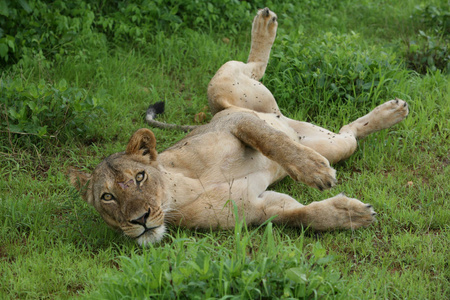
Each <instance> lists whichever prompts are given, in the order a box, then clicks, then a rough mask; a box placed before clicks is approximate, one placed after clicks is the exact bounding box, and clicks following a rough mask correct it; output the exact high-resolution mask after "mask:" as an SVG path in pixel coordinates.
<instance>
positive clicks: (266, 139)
mask: <svg viewBox="0 0 450 300" xmlns="http://www.w3.org/2000/svg"><path fill="white" fill-rule="evenodd" d="M277 26H278V24H277V17H276V15H275V14H274V13H273V12H271V11H270V10H269V9H268V8H265V9H262V10H259V11H258V14H257V15H256V17H255V19H254V21H253V26H252V46H251V51H250V55H249V60H248V62H247V63H242V62H236V61H231V62H227V63H226V64H225V65H223V66H222V67H221V68H220V69H219V71H218V72H217V73H216V75H215V76H214V77H213V78H212V80H211V82H210V84H209V86H208V100H209V103H210V107H211V111H212V112H213V113H214V114H215V115H214V117H213V119H212V120H211V122H210V123H209V124H206V125H203V126H200V127H198V128H196V129H195V130H193V131H192V132H191V133H190V134H188V135H187V136H186V137H185V138H184V139H183V140H181V141H179V142H178V143H176V144H175V145H174V146H172V147H170V148H169V149H167V150H165V151H163V152H162V153H160V154H159V155H158V154H157V153H156V149H155V147H156V139H155V137H154V135H153V133H152V132H151V131H150V130H148V129H140V130H138V131H137V132H136V133H134V135H133V136H132V137H131V139H130V141H129V143H128V145H127V147H126V151H125V152H122V153H116V154H113V155H111V156H109V157H107V158H106V159H105V160H104V161H103V162H101V163H100V164H99V165H98V166H97V167H96V169H95V170H94V172H93V174H92V175H88V174H85V173H80V172H74V173H72V175H71V181H72V183H73V184H74V185H75V186H76V187H77V188H79V189H80V188H81V191H82V196H83V198H84V199H85V200H86V201H87V202H88V203H90V204H92V205H93V206H94V207H95V208H96V209H97V211H98V212H99V213H100V215H101V216H102V217H103V219H104V220H105V221H106V222H107V223H108V224H109V225H110V226H111V227H113V228H117V229H120V230H122V231H123V232H124V233H125V234H126V235H128V236H130V237H132V238H136V239H137V241H138V242H139V243H140V244H147V243H150V242H155V241H158V240H160V239H161V238H162V237H163V234H164V231H165V223H172V224H175V225H181V226H185V227H188V228H230V227H233V226H234V225H235V215H234V213H233V211H234V209H233V206H234V205H236V207H237V208H238V212H239V213H238V217H239V218H242V217H245V221H246V222H247V224H249V225H258V224H262V223H263V222H265V221H266V220H268V219H270V218H271V217H275V218H274V219H273V222H275V223H280V224H287V225H291V226H309V227H311V228H313V229H316V230H330V229H337V228H345V229H356V228H359V227H361V226H368V225H369V224H371V223H372V222H373V221H374V216H375V213H374V211H373V208H372V206H371V205H367V204H364V203H362V202H361V201H359V200H357V199H352V198H348V197H346V196H345V195H343V194H339V195H337V196H335V197H333V198H330V199H326V200H323V201H320V202H313V203H311V204H309V205H306V206H303V205H302V204H300V203H299V202H297V201H296V200H295V199H293V198H292V197H290V196H288V195H285V194H282V193H277V192H274V191H267V188H268V187H269V186H270V185H271V184H273V183H274V182H276V181H278V180H281V179H282V178H284V177H285V176H286V175H289V176H290V177H292V178H293V179H294V180H297V181H301V182H304V183H306V184H307V185H309V186H312V187H316V188H319V189H327V188H330V187H332V186H333V185H334V184H335V171H334V169H332V168H331V167H330V164H329V162H337V161H340V160H342V159H345V158H347V157H348V156H350V155H351V154H352V153H353V152H354V151H355V149H356V145H357V143H356V139H357V138H361V137H364V136H366V135H368V134H370V133H372V132H375V131H377V130H381V129H383V128H387V127H389V126H392V125H394V124H396V123H398V122H400V121H401V120H402V119H403V118H405V117H406V115H407V114H408V106H407V105H406V103H405V102H404V101H402V100H399V99H396V100H391V101H388V102H386V103H384V104H382V105H380V106H378V107H377V108H376V109H375V110H374V111H372V112H371V113H369V114H368V115H366V116H364V117H362V118H359V119H358V120H356V121H355V122H353V123H350V124H348V125H346V126H344V127H342V129H341V130H340V132H339V133H338V134H336V133H333V132H330V131H328V130H326V129H324V128H320V127H318V126H314V125H312V124H309V123H306V122H300V121H296V120H292V119H289V118H287V117H285V116H283V115H282V114H281V113H280V110H279V109H278V105H277V103H276V101H275V99H274V97H273V95H272V94H271V93H270V91H269V90H268V89H267V88H266V87H265V86H264V85H262V84H261V83H260V82H259V81H258V80H259V79H260V78H261V77H262V76H263V75H264V72H265V69H266V66H267V62H268V59H269V54H270V50H271V47H272V44H273V41H274V39H275V34H276V29H277ZM142 178H144V179H143V180H140V179H142ZM83 186H84V188H82V187H83Z"/></svg>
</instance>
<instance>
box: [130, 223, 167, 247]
mask: <svg viewBox="0 0 450 300" xmlns="http://www.w3.org/2000/svg"><path fill="white" fill-rule="evenodd" d="M165 232H166V226H164V225H161V226H159V227H157V228H155V229H154V230H152V231H147V232H146V233H144V234H143V235H141V236H140V237H138V238H137V239H136V241H137V242H138V244H139V246H142V247H145V246H148V245H149V244H153V243H157V242H159V241H160V240H161V239H162V238H163V237H164V233H165Z"/></svg>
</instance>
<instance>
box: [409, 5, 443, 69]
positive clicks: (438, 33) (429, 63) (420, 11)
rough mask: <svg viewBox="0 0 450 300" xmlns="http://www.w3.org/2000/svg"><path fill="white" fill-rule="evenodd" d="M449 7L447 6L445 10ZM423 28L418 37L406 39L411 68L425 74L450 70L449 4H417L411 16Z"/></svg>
mask: <svg viewBox="0 0 450 300" xmlns="http://www.w3.org/2000/svg"><path fill="white" fill-rule="evenodd" d="M445 8H446V9H445ZM411 18H412V19H414V20H415V21H416V22H417V23H419V24H421V25H422V27H423V30H419V34H418V35H417V36H416V39H410V38H409V39H407V40H406V47H407V48H406V51H405V56H406V63H407V66H408V68H410V69H412V70H415V71H417V72H419V73H421V74H425V73H426V72H428V71H431V72H435V71H436V70H441V71H443V72H444V73H449V72H450V50H449V42H450V11H449V10H448V5H447V6H444V5H443V6H442V7H439V6H434V5H427V6H425V7H422V6H417V7H416V8H415V11H414V12H413V14H412V15H411Z"/></svg>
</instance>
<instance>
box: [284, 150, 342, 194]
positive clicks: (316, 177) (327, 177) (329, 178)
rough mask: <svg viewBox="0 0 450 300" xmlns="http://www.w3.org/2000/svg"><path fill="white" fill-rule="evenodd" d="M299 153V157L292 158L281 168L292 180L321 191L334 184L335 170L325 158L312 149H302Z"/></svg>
mask: <svg viewBox="0 0 450 300" xmlns="http://www.w3.org/2000/svg"><path fill="white" fill-rule="evenodd" d="M299 153H300V155H301V156H300V157H298V158H292V159H291V160H290V161H289V163H287V164H286V165H284V166H283V167H284V169H285V170H286V171H287V173H288V174H289V176H291V178H292V179H294V180H297V181H301V182H304V183H306V184H307V185H309V186H311V187H315V188H317V189H319V190H321V191H322V190H325V189H329V188H332V187H333V186H334V185H335V184H336V170H335V169H333V168H332V167H331V166H330V163H329V162H328V160H327V159H326V158H325V157H323V156H322V155H320V154H319V153H317V152H315V151H314V150H312V149H303V150H302V151H299Z"/></svg>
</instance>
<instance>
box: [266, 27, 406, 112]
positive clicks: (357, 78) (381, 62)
mask: <svg viewBox="0 0 450 300" xmlns="http://www.w3.org/2000/svg"><path fill="white" fill-rule="evenodd" d="M278 39H279V42H278V44H277V45H276V46H275V48H274V53H273V55H272V59H271V63H270V64H269V67H268V73H269V74H270V75H268V76H267V78H268V79H267V80H265V83H266V84H267V86H268V88H269V90H271V91H275V94H276V95H275V98H277V100H278V101H279V102H281V103H282V104H281V105H280V106H282V107H283V106H284V107H292V106H298V105H302V108H303V109H307V115H308V116H309V117H313V116H314V115H316V114H318V113H320V111H319V108H320V107H323V108H327V107H329V105H331V104H333V103H335V102H344V103H345V102H354V103H355V104H362V103H365V102H366V101H368V100H369V99H371V98H372V97H375V96H376V97H378V96H381V97H384V96H386V94H387V93H386V89H387V86H386V83H387V82H388V81H391V80H394V78H393V77H394V73H395V70H396V69H398V63H397V61H396V58H395V56H394V55H392V54H389V53H387V52H380V51H375V50H374V49H373V48H372V47H369V46H367V47H362V46H361V39H360V37H359V35H358V34H355V33H352V34H343V35H338V34H334V33H331V32H327V33H325V34H323V35H321V36H318V37H315V38H310V37H308V38H306V37H305V36H303V34H301V33H299V34H298V36H294V35H292V34H291V35H289V36H288V35H284V36H280V37H278ZM271 74H276V76H275V75H274V76H271Z"/></svg>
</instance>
